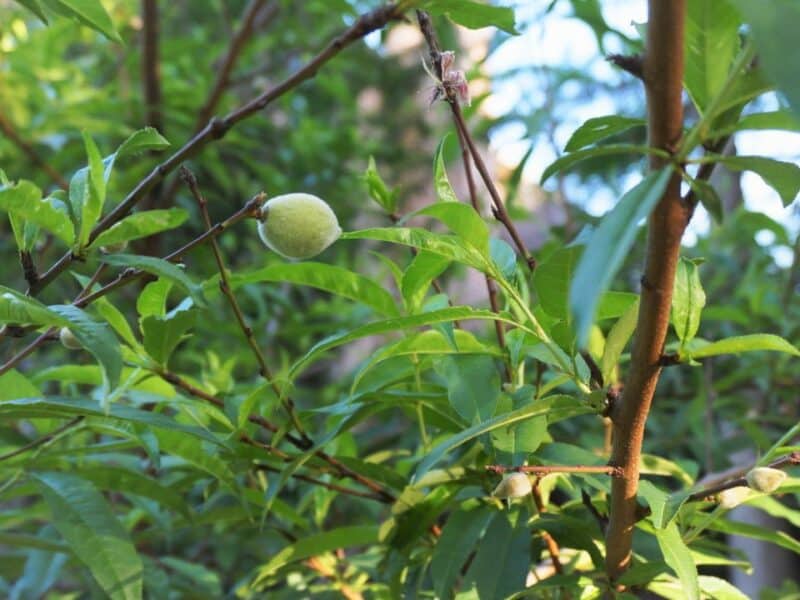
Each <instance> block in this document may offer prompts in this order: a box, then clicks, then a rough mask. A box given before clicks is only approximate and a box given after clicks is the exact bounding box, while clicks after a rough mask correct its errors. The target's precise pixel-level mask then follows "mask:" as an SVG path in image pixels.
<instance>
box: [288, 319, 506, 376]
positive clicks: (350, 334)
mask: <svg viewBox="0 0 800 600" xmlns="http://www.w3.org/2000/svg"><path fill="white" fill-rule="evenodd" d="M469 319H479V320H496V321H502V322H504V323H514V324H515V325H517V326H519V324H518V323H516V322H515V321H513V320H512V319H510V318H508V317H507V316H503V315H502V314H499V315H498V314H496V313H494V312H492V311H490V310H476V309H472V308H469V307H466V306H454V307H451V308H443V309H440V310H434V311H430V312H426V313H422V314H419V315H412V316H408V317H398V318H396V319H387V320H385V321H376V322H374V323H369V324H367V325H363V326H361V327H357V328H355V329H352V330H350V331H344V332H342V333H337V334H335V335H332V336H329V337H327V338H325V339H324V340H322V341H320V342H318V343H317V344H316V345H314V346H313V347H312V348H311V349H310V350H309V351H308V352H306V353H305V354H304V355H303V356H301V357H300V358H299V359H297V361H296V362H295V363H294V364H293V365H292V367H291V368H290V369H289V377H290V378H291V379H294V378H295V377H297V376H298V375H299V374H300V372H301V371H302V370H303V369H304V368H305V367H307V366H308V365H309V364H310V363H311V362H313V361H314V360H316V358H317V357H319V356H320V355H321V354H323V353H325V352H327V351H328V350H331V349H332V348H336V347H338V346H342V345H344V344H346V343H348V342H352V341H354V340H357V339H361V338H363V337H367V336H370V335H379V334H381V333H389V332H391V331H401V330H403V329H411V328H413V327H422V326H424V325H433V324H436V323H452V322H453V321H467V320H469Z"/></svg>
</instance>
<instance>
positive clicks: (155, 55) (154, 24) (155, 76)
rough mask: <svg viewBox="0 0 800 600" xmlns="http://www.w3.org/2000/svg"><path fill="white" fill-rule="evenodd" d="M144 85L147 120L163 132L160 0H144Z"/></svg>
mask: <svg viewBox="0 0 800 600" xmlns="http://www.w3.org/2000/svg"><path fill="white" fill-rule="evenodd" d="M142 85H143V88H144V90H143V91H144V107H145V121H146V123H147V124H148V125H150V126H152V127H155V128H156V129H158V130H159V131H160V132H162V133H163V131H164V118H163V114H162V112H161V62H160V57H159V17H158V0H142Z"/></svg>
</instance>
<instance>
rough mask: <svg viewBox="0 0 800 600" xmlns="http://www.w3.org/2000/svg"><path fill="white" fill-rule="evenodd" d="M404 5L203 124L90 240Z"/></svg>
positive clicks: (69, 257) (59, 266) (61, 265)
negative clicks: (180, 168)
mask: <svg viewBox="0 0 800 600" xmlns="http://www.w3.org/2000/svg"><path fill="white" fill-rule="evenodd" d="M403 7H404V5H403V3H400V4H395V3H391V4H386V5H384V6H382V7H380V8H377V9H375V10H373V11H371V12H368V13H366V14H363V15H361V17H359V18H358V19H357V20H356V21H355V23H353V25H351V26H350V27H348V28H347V29H346V30H345V31H344V32H343V33H342V34H340V35H339V36H337V37H336V38H334V39H333V40H331V41H330V42H329V43H328V45H327V46H326V47H325V48H324V49H323V50H322V51H321V52H320V53H319V54H317V55H316V56H315V57H314V58H312V59H311V60H310V61H309V62H308V63H307V64H306V65H305V66H303V67H302V68H301V69H299V70H298V71H296V72H295V73H294V74H293V75H291V76H289V77H288V78H287V79H285V80H284V81H283V82H281V83H279V84H278V85H276V86H275V87H273V88H272V89H270V90H268V91H266V92H264V93H263V94H261V95H259V96H257V97H256V98H254V99H253V100H251V101H250V102H247V103H246V104H244V105H243V106H240V107H239V108H237V109H236V110H234V111H233V112H231V113H229V114H228V115H226V116H225V117H223V118H221V119H219V118H212V119H211V120H209V122H208V123H207V124H206V126H205V127H203V129H202V130H201V131H199V132H198V133H197V134H196V135H195V136H194V137H192V138H191V139H190V140H189V141H188V142H186V143H185V144H184V145H183V146H182V147H181V148H180V149H179V150H178V151H177V152H175V153H174V154H173V155H172V156H170V157H169V158H168V159H167V160H165V161H164V162H162V163H161V164H159V165H157V166H156V167H155V168H154V169H153V170H152V171H151V172H150V173H149V174H148V175H147V176H146V177H145V178H144V179H142V180H141V181H139V183H138V184H137V185H136V187H135V188H134V189H133V190H131V192H130V193H129V194H128V195H127V196H126V197H125V198H124V199H123V200H122V202H120V203H119V204H118V205H117V206H116V207H115V208H114V209H113V210H112V211H111V212H109V213H108V214H107V215H106V216H105V217H104V218H103V219H102V220H101V221H100V222H99V223H98V224H97V225H96V226H95V227H94V229H92V232H91V234H90V235H89V242H92V241H94V240H95V239H96V238H97V236H98V235H100V234H101V233H103V232H104V231H106V230H107V229H108V228H109V227H111V226H112V225H114V224H115V223H116V222H117V221H119V220H120V219H122V218H123V217H124V216H125V215H127V214H128V213H129V212H130V210H131V209H132V208H133V207H134V206H135V205H136V203H137V202H139V201H140V200H141V199H142V198H143V197H144V196H145V195H146V194H147V193H148V192H150V191H151V190H152V189H153V188H154V187H155V186H156V184H158V183H159V182H161V181H162V180H163V179H164V177H166V176H167V175H168V174H169V173H171V172H172V171H174V170H175V169H176V168H177V167H178V166H179V165H180V164H182V163H183V162H184V161H186V160H188V159H189V158H191V157H192V156H195V155H196V154H197V153H198V152H199V151H200V150H201V149H202V148H204V147H205V146H206V145H208V144H209V143H211V142H213V141H215V140H219V139H221V138H222V137H223V136H224V135H225V134H226V133H227V132H228V130H229V129H231V127H233V126H234V125H236V124H237V123H239V122H240V121H243V120H244V119H247V118H248V117H251V116H253V115H254V114H256V113H258V112H259V111H261V110H262V109H263V108H264V107H266V106H267V105H269V104H270V103H272V102H273V101H274V100H275V99H277V98H280V97H281V96H283V95H284V94H285V93H287V92H289V91H291V90H293V89H294V88H296V87H297V86H298V85H300V84H301V83H303V82H305V81H306V80H308V79H311V78H312V77H314V75H316V73H317V71H319V69H320V68H321V67H322V65H324V64H325V63H326V62H328V61H329V60H331V59H332V58H333V57H335V56H336V55H337V54H339V52H341V51H342V50H343V49H344V48H346V47H347V46H349V45H350V44H352V43H353V42H355V41H356V40H360V39H361V38H363V37H364V36H366V35H368V34H369V33H371V32H373V31H375V30H377V29H380V28H381V27H383V26H384V25H386V24H387V23H388V22H389V21H392V20H396V19H399V18H401V17H402V9H403ZM73 260H75V256H74V255H73V254H72V252H68V253H66V254H64V255H63V256H62V257H61V258H60V259H59V260H58V261H56V262H55V263H54V264H53V265H52V266H51V267H50V268H49V269H48V270H47V271H46V272H45V273H44V274H43V275H42V276H41V277H40V278H39V281H37V282H36V285H34V286H31V287H30V288H29V290H28V293H29V294H30V295H32V296H35V295H37V294H38V293H39V292H41V291H42V290H43V289H44V288H45V287H47V286H48V285H49V284H50V283H51V282H52V281H53V280H54V279H56V278H57V277H58V276H59V275H60V274H61V273H62V272H63V271H64V270H65V269H67V268H68V267H69V265H70V264H72V261H73Z"/></svg>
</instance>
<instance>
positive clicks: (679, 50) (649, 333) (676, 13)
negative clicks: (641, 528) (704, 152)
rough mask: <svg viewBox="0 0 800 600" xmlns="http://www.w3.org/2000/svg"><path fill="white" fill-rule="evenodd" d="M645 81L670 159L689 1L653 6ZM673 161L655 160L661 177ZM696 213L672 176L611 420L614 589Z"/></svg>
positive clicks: (654, 221)
mask: <svg viewBox="0 0 800 600" xmlns="http://www.w3.org/2000/svg"><path fill="white" fill-rule="evenodd" d="M648 8H649V17H648V27H647V51H646V54H645V58H644V65H643V68H644V81H645V89H646V92H647V109H648V111H647V112H648V136H649V145H650V146H652V147H654V148H659V149H664V150H667V151H671V149H673V148H675V147H676V144H677V142H678V141H679V140H680V138H681V135H682V130H683V104H682V99H681V94H682V90H683V85H682V84H683V46H684V44H683V38H684V19H685V14H686V0H674V1H672V2H663V1H662V0H649V2H648ZM665 163H666V161H665V159H663V158H660V157H657V156H651V158H650V166H651V168H652V169H658V168H661V167H663V166H664V165H665ZM690 214H691V213H690V210H689V208H688V207H687V205H686V203H685V202H683V201H682V199H681V196H680V175H679V174H678V173H675V174H673V176H672V178H671V179H670V181H669V183H668V185H667V188H666V190H665V192H664V194H663V196H662V198H661V199H660V201H659V203H658V205H657V206H656V208H655V210H654V211H653V213H652V214H651V215H650V218H649V221H648V236H647V255H646V259H645V268H644V278H643V282H644V284H643V285H642V295H641V305H640V306H641V308H640V309H639V317H638V322H637V326H636V336H635V338H634V342H633V350H632V352H631V363H630V367H629V370H628V375H627V379H626V382H625V389H624V391H623V395H622V400H621V402H619V403H617V405H616V406H615V408H614V411H613V414H612V420H613V426H614V430H613V450H612V453H611V460H610V464H612V465H614V466H617V467H619V468H620V469H621V470H622V476H621V477H615V478H614V479H612V481H611V498H610V518H609V524H608V530H607V532H606V549H607V550H606V572H607V574H608V576H609V578H610V579H611V580H612V581H613V580H614V579H616V578H617V577H619V575H621V574H622V573H623V572H624V571H625V570H626V569H627V568H628V566H629V565H630V560H631V542H632V537H633V528H634V525H635V523H636V519H637V503H636V493H637V490H638V487H639V464H640V459H641V451H642V443H643V441H644V429H645V423H646V421H647V415H648V413H649V411H650V405H651V402H652V399H653V394H654V392H655V388H656V383H657V382H658V378H659V374H660V373H661V366H660V365H659V360H660V358H661V354H662V352H663V348H664V340H665V339H666V335H667V329H668V326H669V315H670V306H671V302H672V289H673V283H674V279H675V270H676V265H677V261H678V256H679V254H680V242H681V236H682V235H683V232H684V230H685V228H686V225H687V224H688V221H689V217H690Z"/></svg>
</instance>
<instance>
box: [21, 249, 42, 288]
mask: <svg viewBox="0 0 800 600" xmlns="http://www.w3.org/2000/svg"><path fill="white" fill-rule="evenodd" d="M19 263H20V265H22V275H23V277H25V281H26V282H28V285H34V284H35V283H36V282H37V281H38V280H39V273H38V271H37V270H36V263H34V262H33V255H32V254H31V253H30V252H28V251H27V250H20V252H19Z"/></svg>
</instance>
